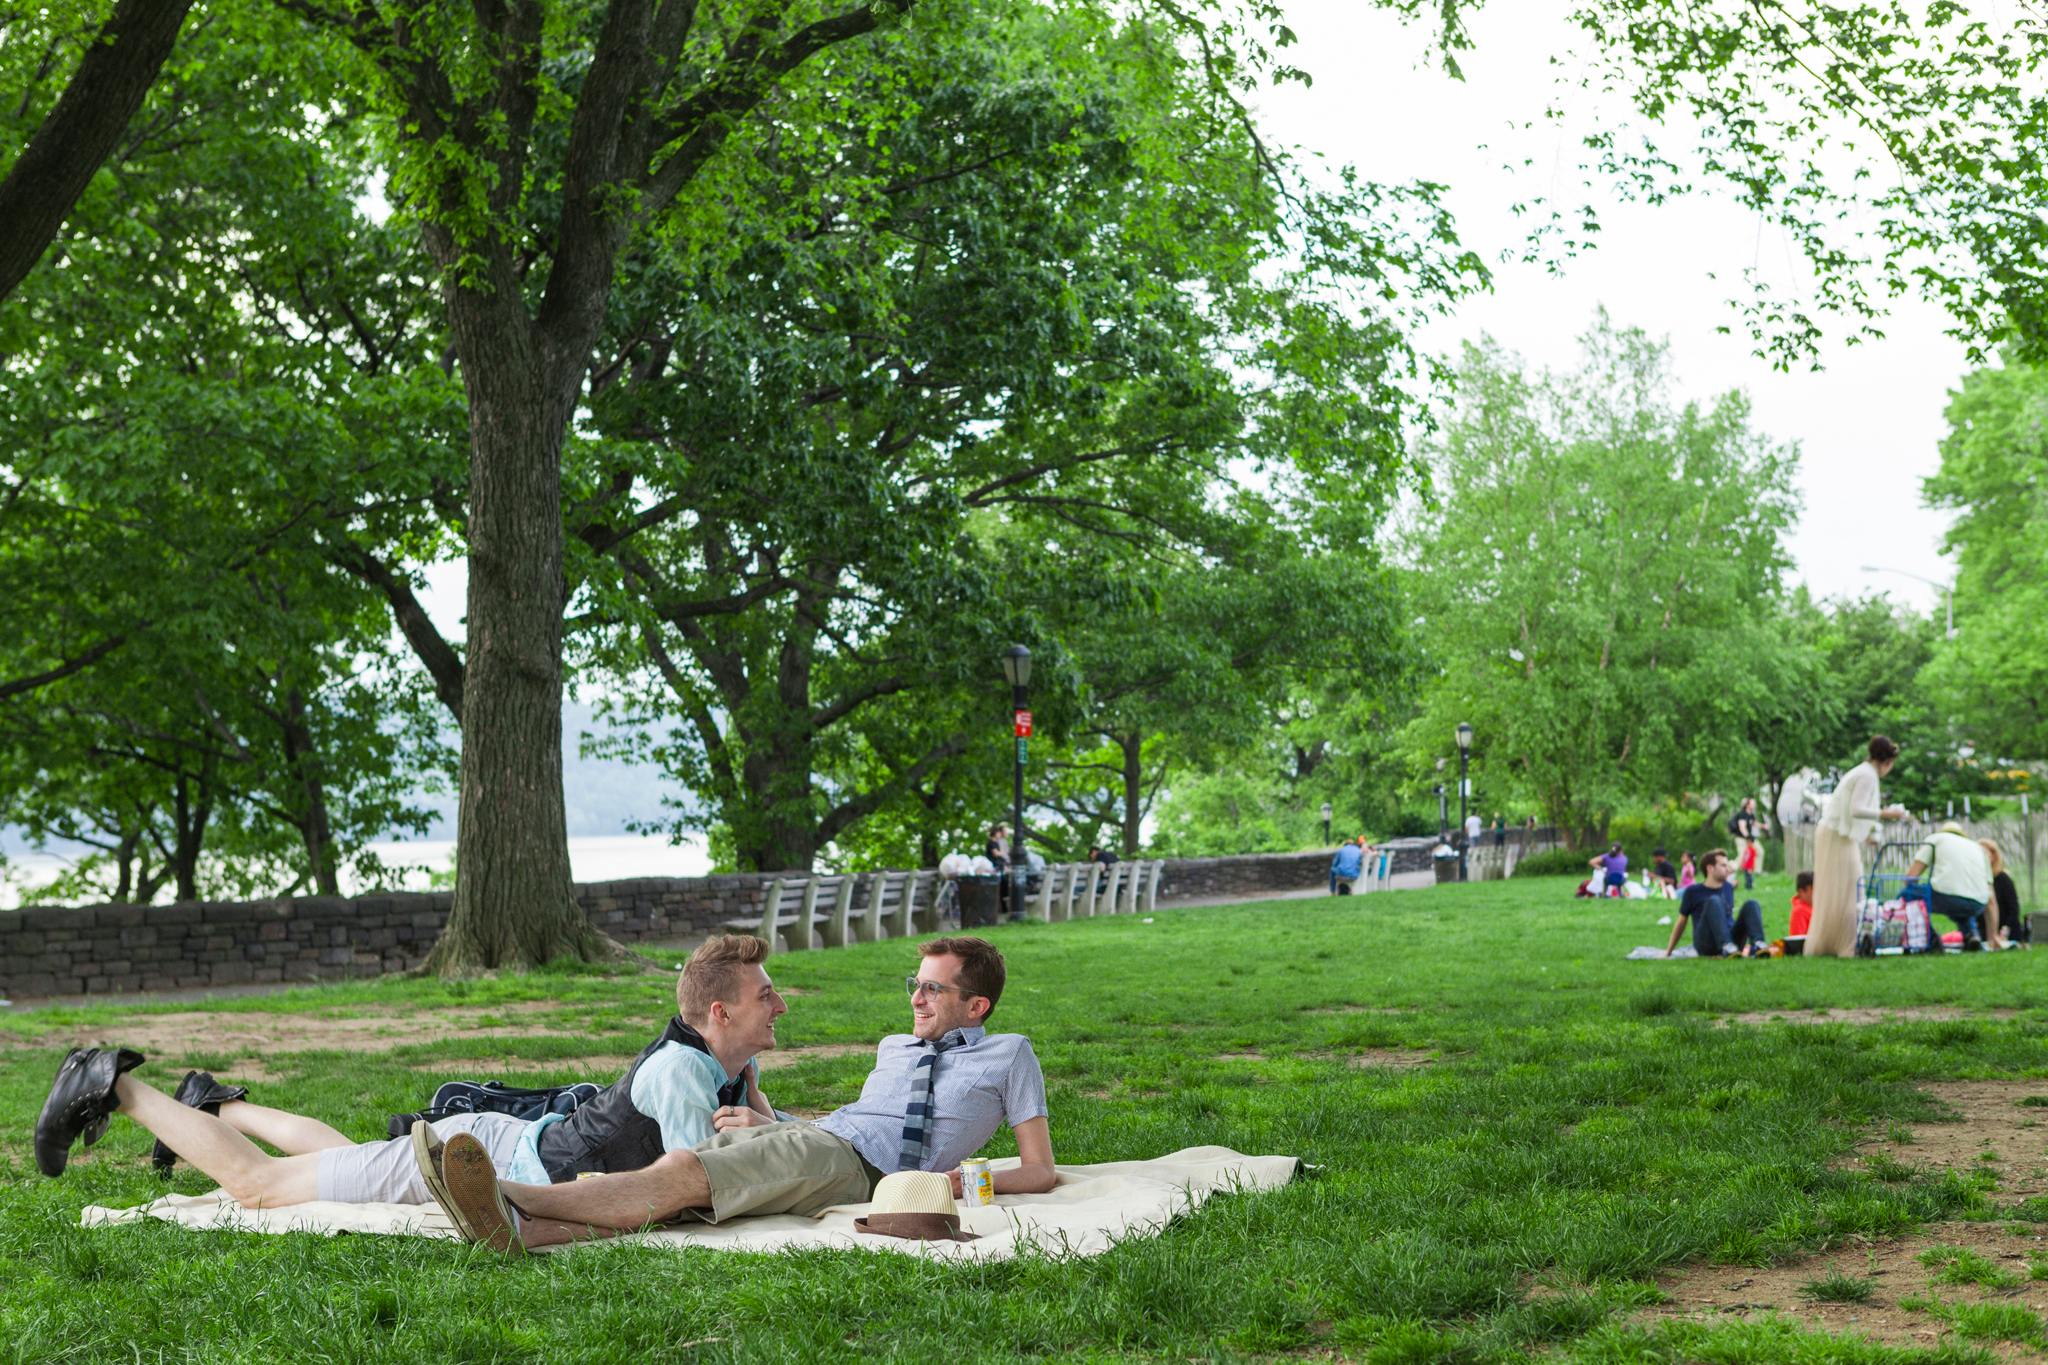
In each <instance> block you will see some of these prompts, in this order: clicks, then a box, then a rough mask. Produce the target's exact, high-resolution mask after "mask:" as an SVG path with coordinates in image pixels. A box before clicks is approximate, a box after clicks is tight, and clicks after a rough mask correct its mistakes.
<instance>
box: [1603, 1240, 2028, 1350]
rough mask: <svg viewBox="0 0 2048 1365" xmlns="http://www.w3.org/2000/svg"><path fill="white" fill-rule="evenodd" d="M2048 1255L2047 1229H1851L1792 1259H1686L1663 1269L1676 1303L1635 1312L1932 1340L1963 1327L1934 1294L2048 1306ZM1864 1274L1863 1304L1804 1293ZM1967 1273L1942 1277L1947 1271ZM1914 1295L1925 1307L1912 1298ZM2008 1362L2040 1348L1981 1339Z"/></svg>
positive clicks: (1638, 1316)
mask: <svg viewBox="0 0 2048 1365" xmlns="http://www.w3.org/2000/svg"><path fill="white" fill-rule="evenodd" d="M1952 1252H1965V1253H1968V1254H1969V1256H1970V1257H1975V1258H1976V1259H1975V1260H1969V1259H1967V1258H1963V1259H1955V1260H1949V1262H1948V1264H1947V1265H1938V1264H1937V1265H1930V1264H1927V1263H1926V1262H1923V1261H1922V1260H1921V1259H1920V1258H1921V1257H1923V1256H1930V1255H1931V1256H1932V1257H1933V1258H1934V1259H1935V1260H1937V1261H1938V1260H1941V1259H1944V1258H1946V1257H1947V1256H1948V1254H1949V1253H1952ZM2036 1255H2040V1256H2044V1257H2048V1242H2044V1241H2043V1240H2042V1238H2041V1237H2040V1235H2039V1229H2038V1228H2034V1227H2029V1228H2028V1230H2027V1231H2026V1232H2025V1233H2024V1234H2016V1233H2014V1232H2013V1231H2011V1230H2010V1228H2009V1227H2008V1225H2006V1224H2003V1223H1931V1224H1929V1225H1927V1226H1926V1227H1924V1228H1921V1229H1919V1230H1917V1231H1915V1232H1913V1233H1911V1234H1909V1235H1907V1236H1904V1237H1895V1238H1882V1239H1878V1240H1871V1239H1868V1238H1864V1237H1861V1236H1854V1235H1852V1236H1850V1237H1848V1238H1847V1239H1845V1240H1844V1241H1843V1242H1841V1243H1840V1244H1839V1245H1835V1246H1830V1247H1828V1248H1827V1249H1826V1250H1825V1251H1821V1252H1818V1253H1816V1254H1815V1255H1812V1256H1808V1257H1806V1258H1804V1259H1802V1260H1799V1261H1793V1262H1788V1263H1787V1264H1784V1265H1776V1266H1768V1267H1755V1266H1699V1265H1688V1266H1679V1267H1676V1268H1674V1269H1672V1270H1668V1271H1665V1272H1663V1273H1661V1274H1659V1275H1658V1276H1657V1287H1658V1288H1660V1289H1662V1290H1663V1291H1664V1292H1665V1293H1666V1294H1668V1295H1670V1296H1671V1301H1670V1302H1668V1303H1661V1304H1652V1305H1650V1306H1648V1307H1646V1308H1641V1309H1638V1310H1636V1311H1635V1313H1634V1318H1635V1320H1636V1321H1638V1322H1645V1323H1648V1322H1656V1321H1660V1320H1662V1319H1666V1318H1690V1319H1694V1320H1699V1321H1709V1322H1720V1321H1727V1320H1731V1319H1738V1320H1739V1319H1752V1318H1761V1317H1764V1316H1767V1315H1769V1314H1773V1313H1775V1314H1780V1315H1783V1316H1787V1317H1792V1318H1797V1319H1798V1320H1799V1321H1800V1322H1802V1323H1805V1324H1806V1325H1807V1326H1809V1327H1818V1328H1824V1329H1826V1330H1827V1331H1830V1332H1837V1333H1841V1334H1843V1335H1845V1336H1850V1337H1866V1338H1869V1339H1870V1340H1873V1341H1877V1342H1881V1343H1883V1344H1885V1345H1889V1346H1916V1347H1922V1348H1925V1347H1931V1346H1934V1345H1936V1344H1937V1343H1939V1342H1941V1341H1942V1340H1944V1339H1946V1338H1951V1337H1955V1336H1957V1335H1959V1334H1958V1333H1957V1324H1956V1323H1954V1322H1953V1321H1951V1320H1950V1319H1949V1318H1947V1317H1945V1316H1943V1315H1942V1314H1940V1313H1937V1312H1934V1311H1930V1310H1929V1309H1928V1308H1927V1307H1925V1306H1924V1301H1931V1300H1938V1301H1939V1302H1940V1303H1942V1304H1944V1305H1947V1306H1949V1307H1950V1308H1951V1309H1953V1308H1954V1307H1955V1306H1958V1305H1979V1304H1991V1305H2014V1306H2018V1307H2020V1308H2024V1309H2025V1310H2027V1311H2028V1312H2032V1313H2040V1312H2043V1311H2048V1281H2041V1280H2033V1279H2030V1278H2029V1276H2030V1275H2031V1273H2032V1265H2033V1260H2032V1258H2033V1257H2034V1256H2036ZM1972 1268H1975V1270H1976V1271H1977V1272H1978V1273H1979V1274H1981V1275H1983V1276H1984V1277H1985V1278H2003V1279H2004V1280H2005V1281H2007V1283H2005V1284H2004V1285H2002V1286H1998V1285H1992V1284H1985V1283H1980V1282H1973V1281H1968V1280H1966V1279H1965V1277H1966V1276H1967V1275H1968V1274H1969V1273H1970V1271H1971V1270H1972ZM1836 1277H1840V1280H1845V1281H1851V1282H1862V1283H1863V1284H1866V1285H1868V1287H1869V1291H1870V1294H1869V1297H1868V1298H1867V1299H1866V1300H1864V1301H1863V1302H1861V1303H1841V1302H1835V1303H1829V1302H1822V1301H1819V1300H1816V1299H1815V1298H1813V1297H1811V1296H1810V1295H1808V1294H1803V1293H1801V1292H1800V1291H1801V1290H1802V1289H1803V1288H1805V1287H1807V1286H1809V1285H1815V1284H1819V1283H1822V1282H1827V1281H1830V1280H1834V1279H1835V1278H1836ZM1945 1278H1946V1279H1949V1280H1965V1282H1963V1283H1942V1282H1941V1281H1942V1280H1943V1279H1945ZM1907 1303H1914V1304H1915V1306H1913V1307H1907V1306H1904V1305H1905V1304H1907ZM1974 1344H1977V1345H1982V1346H1986V1347H1988V1348H1990V1350H1991V1351H1992V1353H1993V1355H1995V1356H1996V1357H1998V1358H1999V1359H2001V1360H2018V1359H2026V1360H2038V1359H2040V1354H2039V1353H2038V1352H2036V1351H2034V1350H2031V1349H2029V1348H2028V1347H2026V1346H2024V1345H2022V1344H2020V1343H2019V1342H2015V1341H2001V1340H1998V1339H1995V1338H1985V1339H1979V1340H1978V1341H1976V1342H1975V1343H1974Z"/></svg>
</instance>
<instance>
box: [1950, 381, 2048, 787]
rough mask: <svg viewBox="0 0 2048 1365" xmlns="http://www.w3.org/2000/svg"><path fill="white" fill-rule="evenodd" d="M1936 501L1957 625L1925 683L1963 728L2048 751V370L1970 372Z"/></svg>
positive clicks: (1989, 748)
mask: <svg viewBox="0 0 2048 1365" xmlns="http://www.w3.org/2000/svg"><path fill="white" fill-rule="evenodd" d="M1948 421H1949V434H1948V437H1947V438H1946V439H1945V440H1944V441H1943V442H1942V450H1941V469H1940V471H1939V472H1937V473H1935V474H1934V475H1932V476H1930V477H1929V478H1928V479H1927V481H1926V497H1927V501H1928V503H1929V505H1930V506H1934V507H1940V508H1948V509H1953V510H1954V511H1955V513H1956V516H1955V520H1954V521H1953V522H1951V523H1950V525H1949V530H1948V534H1947V536H1946V538H1945V540H1944V542H1943V548H1944V550H1945V551H1946V552H1947V553H1948V554H1951V555H1953V556H1954V557H1955V565H1956V569H1955V572H1956V580H1955V607H1956V618H1955V620H1956V627H1955V629H1956V635H1955V638H1954V639H1953V640H1940V641H1937V642H1936V643H1935V644H1934V646H1933V658H1932V660H1931V661H1930V663H1929V665H1928V670H1927V673H1926V676H1925V680H1924V681H1925V686H1926V689H1927V691H1928V692H1929V694H1930V695H1931V697H1932V698H1933V699H1935V700H1936V702H1937V703H1938V704H1939V705H1940V707H1941V709H1942V710H1943V711H1944V712H1945V713H1946V714H1948V715H1950V716H1952V717H1954V719H1955V723H1956V725H1957V728H1958V730H1959V731H1960V733H1961V734H1962V735H1963V736H1965V737H1966V738H1967V739H1968V740H1969V741H1970V742H1971V743H1973V744H1974V745H1976V746H1977V747H1979V748H1981V749H1983V750H1985V751H1986V752H1987V753H1996V754H2002V755H2007V756H2010V757H2012V758H2014V759H2022V760H2030V761H2036V762H2038V761H2040V760H2042V759H2043V758H2048V502H2044V499H2048V374H2044V372H2042V371H2041V370H2038V369H2035V368H2033V367H2031V366H2026V365H2020V364H2017V363H2010V364H2007V365H2004V366H2000V367H1996V368H1990V369H1982V370H1977V371H1975V372H1974V373H1972V374H1970V375H1967V376H1965V377H1964V379H1963V382H1962V386H1961V388H1960V389H1958V390H1957V391H1956V392H1955V394H1954V396H1953V397H1952V399H1951V400H1950V403H1949V409H1948Z"/></svg>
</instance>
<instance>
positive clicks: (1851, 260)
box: [1557, 0, 2048, 365]
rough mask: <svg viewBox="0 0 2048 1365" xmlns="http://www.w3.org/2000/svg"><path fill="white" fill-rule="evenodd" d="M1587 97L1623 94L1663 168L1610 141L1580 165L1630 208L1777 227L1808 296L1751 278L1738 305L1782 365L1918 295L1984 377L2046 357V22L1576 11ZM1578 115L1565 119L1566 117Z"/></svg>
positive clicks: (1614, 137)
mask: <svg viewBox="0 0 2048 1365" xmlns="http://www.w3.org/2000/svg"><path fill="white" fill-rule="evenodd" d="M1573 13H1574V15H1575V16H1576V18H1577V20H1578V22H1579V24H1580V26H1581V28H1582V29H1583V30H1584V31H1585V33H1586V34H1587V35H1588V37H1589V38H1590V40H1591V49H1590V51H1589V52H1588V53H1587V59H1588V61H1589V63H1590V65H1591V70H1592V73H1593V74H1591V75H1589V76H1588V77H1587V78H1586V79H1585V81H1584V82H1583V87H1584V88H1587V89H1590V88H1592V87H1594V86H1595V85H1598V86H1601V87H1603V88H1613V89H1619V90H1621V91H1623V92H1624V93H1625V94H1626V95H1627V96H1628V97H1629V98H1631V99H1632V101H1633V103H1634V104H1635V106H1636V108H1637V110H1638V112H1640V113H1641V114H1642V115H1644V116H1645V118H1647V119H1648V120H1649V121H1650V122H1651V123H1653V124H1656V123H1673V124H1682V126H1683V127H1684V128H1685V129H1686V132H1685V134H1684V136H1686V137H1689V138H1691V139H1692V140H1693V144H1694V145H1693V146H1692V147H1691V148H1690V149H1689V151H1674V150H1669V149H1667V148H1665V147H1661V146H1659V145H1658V144H1657V143H1656V142H1655V141H1654V140H1652V139H1649V138H1645V137H1644V136H1643V135H1642V133H1641V131H1640V130H1639V129H1633V128H1631V129H1626V130H1624V128H1623V127H1622V126H1620V125H1619V123H1617V124H1616V125H1615V126H1613V127H1611V128H1609V129H1608V130H1606V131H1603V132H1601V133H1599V134H1596V135H1594V136H1592V137H1590V138H1589V139H1587V153H1588V156H1589V157H1590V159H1591V160H1592V161H1593V163H1594V164H1596V165H1597V166H1598V167H1599V168H1600V170H1601V171H1603V172H1605V173H1607V174H1609V175H1612V176H1614V177H1616V178H1617V180H1618V182H1619V183H1620V184H1621V186H1622V187H1623V189H1624V191H1625V192H1626V193H1629V194H1631V195H1633V196H1636V197H1641V198H1644V199H1647V200H1649V201H1651V202H1662V201H1664V200H1666V199H1668V198H1670V197H1671V196H1673V195H1677V194H1681V193H1684V192H1687V191H1688V190H1691V189H1693V188H1696V187H1698V186H1700V185H1701V184H1718V185H1720V186H1722V187H1725V188H1726V189H1728V190H1730V191H1732V192H1733V193H1734V194H1735V196H1736V198H1737V199H1738V201H1739V202H1741V203H1742V204H1743V205H1744V206H1745V207H1748V208H1751V209H1753V210H1755V211H1756V212H1757V213H1758V214H1759V215H1760V216H1762V217H1765V218H1768V219H1770V220H1772V221H1775V222H1777V223H1779V224H1780V225H1782V226H1783V227H1784V228H1785V229H1786V231H1787V232H1788V234H1789V235H1790V236H1791V238H1792V240H1794V241H1796V242H1797V243H1798V244H1799V247H1800V250H1801V251H1802V253H1803V254H1804V256H1805V258H1806V262H1807V264H1808V265H1809V266H1810V267H1811V268H1812V271H1813V280H1814V284H1813V288H1814V293H1813V296H1812V297H1811V298H1802V297H1798V296H1796V295H1793V294H1789V293H1782V292H1780V293H1773V292H1772V291H1771V290H1770V289H1769V288H1768V287H1767V286H1766V285H1765V284H1764V283H1763V281H1762V280H1761V279H1760V278H1756V277H1755V276H1754V275H1753V273H1752V277H1751V278H1750V280H1749V284H1750V286H1751V287H1750V291H1749V292H1748V293H1747V294H1746V295H1745V296H1744V297H1743V298H1741V299H1739V300H1738V301H1737V302H1738V304H1739V306H1740V307H1741V309H1742V311H1743V312H1744V313H1745V314H1746V315H1747V317H1748V319H1749V322H1750V325H1751V327H1752V329H1753V332H1754V334H1755V336H1756V338H1757V340H1758V343H1759V348H1760V350H1761V351H1763V352H1764V353H1768V354H1770V355H1772V356H1773V357H1774V358H1775V359H1776V360H1777V361H1778V362H1779V363H1780V364H1781V365H1782V364H1789V363H1791V362H1792V361H1794V360H1797V359H1800V358H1802V357H1808V356H1811V355H1812V354H1813V353H1814V352H1815V351H1816V349H1817V347H1818V346H1819V344H1820V340H1821V336H1822V332H1823V328H1824V325H1825V324H1826V321H1827V318H1826V316H1825V315H1826V314H1828V313H1833V314H1838V315H1841V316H1843V317H1845V318H1846V319H1848V321H1849V322H1850V323H1851V324H1852V325H1853V326H1854V327H1855V328H1856V331H1855V332H1853V333H1852V334H1851V338H1850V339H1851V340H1855V339H1857V337H1858V336H1879V335H1882V333H1881V332H1880V331H1879V329H1878V326H1877V320H1878V318H1879V317H1880V316H1881V314H1882V311H1883V304H1884V300H1885V298H1886V297H1888V296H1895V295H1901V294H1905V293H1909V292H1912V291H1918V292H1920V293H1921V294H1923V295H1924V296H1926V297H1927V298H1929V299H1931V300H1933V301H1934V302H1936V303H1937V304H1939V305H1940V306H1942V307H1943V308H1945V309H1946V310H1948V312H1949V314H1950V316H1951V317H1952V318H1953V320H1954V327H1953V332H1954V334H1955V335H1957V336H1958V337H1960V338H1962V339H1963V340H1964V341H1965V342H1966V343H1967V344H1968V345H1969V346H1970V348H1971V353H1972V355H1973V358H1980V359H1981V358H1982V357H1984V356H1985V355H1987V354H1988V353H1989V351H1990V350H1991V348H1992V347H1993V346H1994V345H1995V344H1996V343H1999V342H2001V341H2006V340H2009V341H2011V342H2012V343H2013V344H2014V345H2015V346H2017V347H2018V348H2019V351H2020V353H2021V354H2022V355H2024V356H2026V357H2028V358H2036V357H2038V356H2039V355H2040V354H2041V348H2042V347H2043V346H2044V344H2048V222H2044V220H2043V218H2042V216H2041V214H2040V213H2039V206H2040V205H2041V204H2042V203H2043V202H2044V200H2048V139H2044V136H2043V133H2044V130H2048V79H2044V63H2048V22H2044V20H2043V18H2042V16H2041V15H2040V14H2038V13H2036V12H2034V11H2032V10H2030V9H2028V8H2026V7H2024V6H2020V7H2013V6H1997V7H1991V8H1989V9H1984V10H1978V9H1973V8H1972V7H1970V6H1967V5H1962V4H1931V5H1927V6H1923V7H1914V6H1910V5H1902V4H1890V3H1852V4H1839V5H1794V4H1785V3H1776V2H1775V0H1767V2H1765V3H1748V2H1747V0H1705V3H1700V4H1689V5H1686V6H1683V7H1673V6H1671V5H1667V4H1663V3H1660V0H1576V3H1575V4H1574V5H1573ZM1570 103H1572V101H1571V100H1562V101H1558V102H1557V107H1564V106H1567V105H1569V104H1570Z"/></svg>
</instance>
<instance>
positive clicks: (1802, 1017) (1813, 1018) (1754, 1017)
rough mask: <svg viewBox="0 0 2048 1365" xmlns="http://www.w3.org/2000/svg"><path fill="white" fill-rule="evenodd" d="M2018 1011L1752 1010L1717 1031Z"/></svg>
mask: <svg viewBox="0 0 2048 1365" xmlns="http://www.w3.org/2000/svg"><path fill="white" fill-rule="evenodd" d="M2018 1015H2019V1011H2018V1010H1980V1009H1967V1008H1964V1007H1963V1006H1960V1005H1900V1006H1896V1007H1881V1008H1872V1009H1863V1008H1858V1009H1843V1010H1831V1009H1816V1010H1750V1011H1748V1012H1746V1013H1743V1014H1726V1015H1723V1016H1721V1017H1720V1018H1719V1019H1716V1020H1715V1021H1714V1027H1715V1028H1727V1027H1728V1026H1729V1025H1730V1024H1906V1023H1913V1022H1916V1021H1920V1020H1932V1019H2012V1018H2016V1017H2018Z"/></svg>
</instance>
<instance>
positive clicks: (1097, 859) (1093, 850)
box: [1088, 844, 1116, 867]
mask: <svg viewBox="0 0 2048 1365" xmlns="http://www.w3.org/2000/svg"><path fill="white" fill-rule="evenodd" d="M1088 861H1089V862H1091V863H1101V864H1102V865H1103V866H1104V867H1115V866H1116V851H1115V850H1114V849H1107V848H1104V847H1102V846H1101V845H1100V844H1091V845H1089V847H1088Z"/></svg>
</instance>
